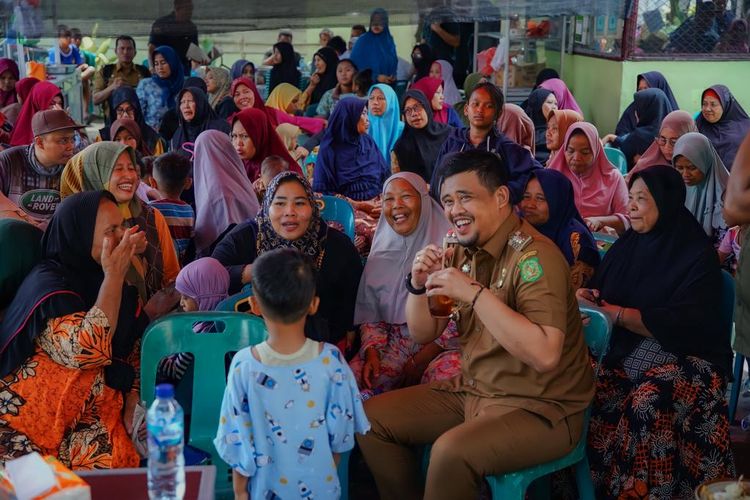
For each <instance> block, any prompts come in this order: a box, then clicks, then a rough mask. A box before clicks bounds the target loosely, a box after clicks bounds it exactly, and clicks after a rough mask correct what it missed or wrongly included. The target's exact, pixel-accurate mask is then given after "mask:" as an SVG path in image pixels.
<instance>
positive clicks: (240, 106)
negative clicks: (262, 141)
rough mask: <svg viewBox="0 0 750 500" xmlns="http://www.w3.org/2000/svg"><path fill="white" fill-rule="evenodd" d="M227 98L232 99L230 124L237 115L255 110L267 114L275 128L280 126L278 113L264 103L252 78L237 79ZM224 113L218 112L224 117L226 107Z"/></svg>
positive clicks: (229, 115) (223, 108) (242, 77)
mask: <svg viewBox="0 0 750 500" xmlns="http://www.w3.org/2000/svg"><path fill="white" fill-rule="evenodd" d="M227 98H231V99H232V109H231V112H230V113H229V114H228V115H227V116H228V117H229V121H230V123H231V122H232V121H233V120H234V115H235V114H236V113H239V112H240V111H242V110H244V109H248V108H255V109H259V110H261V111H263V112H264V113H265V114H266V116H267V117H268V119H269V120H270V121H271V125H273V127H274V128H276V127H278V126H279V123H278V121H277V120H276V113H275V112H274V110H272V109H270V108H267V107H266V103H265V102H263V98H262V97H261V95H260V92H258V87H256V86H255V82H253V81H252V80H251V79H250V78H247V77H244V76H241V77H239V78H235V80H234V81H233V82H232V87H231V88H230V90H229V95H228V96H227ZM222 111H223V113H222V112H219V111H218V110H217V112H218V113H219V116H222V115H223V114H225V113H226V112H227V111H226V107H222Z"/></svg>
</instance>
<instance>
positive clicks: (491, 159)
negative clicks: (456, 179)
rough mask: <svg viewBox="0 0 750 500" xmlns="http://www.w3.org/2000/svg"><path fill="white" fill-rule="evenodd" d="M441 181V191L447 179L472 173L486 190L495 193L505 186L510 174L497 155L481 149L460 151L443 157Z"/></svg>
mask: <svg viewBox="0 0 750 500" xmlns="http://www.w3.org/2000/svg"><path fill="white" fill-rule="evenodd" d="M441 170H442V172H443V180H442V182H441V183H440V189H441V190H442V189H443V184H445V181H446V179H448V177H451V176H454V175H458V174H462V173H464V172H474V173H476V174H477V177H479V182H480V183H481V184H482V185H483V186H484V187H485V188H487V190H488V191H489V192H490V193H494V192H495V191H497V188H499V187H500V186H507V185H508V180H509V179H510V174H509V173H508V166H507V165H506V163H505V160H503V158H502V157H501V156H500V155H499V154H497V153H491V152H489V151H482V150H481V149H472V150H469V151H460V152H458V153H453V154H451V155H448V156H446V157H445V159H444V160H443V162H442V169H441Z"/></svg>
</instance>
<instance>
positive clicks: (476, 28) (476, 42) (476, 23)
mask: <svg viewBox="0 0 750 500" xmlns="http://www.w3.org/2000/svg"><path fill="white" fill-rule="evenodd" d="M477 52H479V21H474V52H473V54H474V55H473V57H472V61H473V64H472V67H473V68H474V69H473V70H472V71H473V72H474V73H476V72H477Z"/></svg>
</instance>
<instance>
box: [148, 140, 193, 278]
mask: <svg viewBox="0 0 750 500" xmlns="http://www.w3.org/2000/svg"><path fill="white" fill-rule="evenodd" d="M191 168H192V167H191V165H190V160H189V159H187V158H186V157H184V156H181V155H179V154H177V153H166V154H163V155H161V156H159V157H158V158H156V159H155V160H154V163H153V171H152V177H151V179H150V181H151V187H153V188H154V189H156V190H157V191H159V193H160V194H161V199H160V200H156V201H152V202H150V203H149V205H151V206H152V207H154V208H156V209H158V210H159V212H161V214H162V215H163V216H164V219H166V221H167V225H168V226H169V233H170V234H171V235H172V240H173V241H174V245H175V249H176V250H177V256H178V257H179V259H180V264H181V265H183V266H184V265H185V264H187V262H188V261H190V260H192V259H190V256H189V255H188V247H189V246H190V242H191V241H192V239H193V236H194V234H195V229H194V227H195V212H194V211H193V207H191V206H190V205H188V204H187V203H185V202H184V201H182V200H181V199H180V195H181V194H182V191H183V190H185V189H187V188H189V187H190V185H191V184H192V179H191V178H190V171H191Z"/></svg>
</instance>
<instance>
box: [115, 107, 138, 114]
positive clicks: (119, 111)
mask: <svg viewBox="0 0 750 500" xmlns="http://www.w3.org/2000/svg"><path fill="white" fill-rule="evenodd" d="M115 113H117V114H118V115H130V114H133V113H135V108H133V107H130V106H128V107H127V108H121V107H118V108H117V109H116V110H115Z"/></svg>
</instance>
